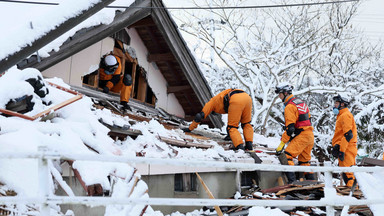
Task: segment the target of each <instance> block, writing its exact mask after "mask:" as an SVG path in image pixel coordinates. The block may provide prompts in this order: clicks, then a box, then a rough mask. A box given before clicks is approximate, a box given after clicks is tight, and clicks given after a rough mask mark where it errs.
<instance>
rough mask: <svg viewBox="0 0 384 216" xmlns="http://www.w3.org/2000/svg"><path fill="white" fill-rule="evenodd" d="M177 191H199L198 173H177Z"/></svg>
mask: <svg viewBox="0 0 384 216" xmlns="http://www.w3.org/2000/svg"><path fill="white" fill-rule="evenodd" d="M175 191H178V192H190V191H197V184H196V174H194V173H183V174H175Z"/></svg>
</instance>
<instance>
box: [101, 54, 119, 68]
mask: <svg viewBox="0 0 384 216" xmlns="http://www.w3.org/2000/svg"><path fill="white" fill-rule="evenodd" d="M104 62H105V65H106V66H115V65H117V60H116V57H115V56H113V55H107V56H106V57H105V58H104Z"/></svg>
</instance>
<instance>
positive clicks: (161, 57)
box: [147, 52, 175, 62]
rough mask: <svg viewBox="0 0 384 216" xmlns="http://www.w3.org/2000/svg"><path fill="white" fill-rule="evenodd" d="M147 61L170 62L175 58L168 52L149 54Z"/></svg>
mask: <svg viewBox="0 0 384 216" xmlns="http://www.w3.org/2000/svg"><path fill="white" fill-rule="evenodd" d="M147 60H148V61H149V62H159V61H172V60H175V57H174V56H173V54H172V53H170V52H168V53H161V54H149V55H148V58H147Z"/></svg>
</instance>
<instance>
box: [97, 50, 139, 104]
mask: <svg viewBox="0 0 384 216" xmlns="http://www.w3.org/2000/svg"><path fill="white" fill-rule="evenodd" d="M99 87H100V88H102V89H103V92H104V93H108V92H109V91H112V92H115V93H120V104H121V105H123V107H124V109H128V110H131V107H130V106H129V105H128V101H129V98H130V95H131V91H132V77H131V75H129V74H124V73H123V72H122V70H121V60H120V58H119V57H117V56H115V55H112V54H109V55H105V56H103V57H102V58H101V60H100V65H99Z"/></svg>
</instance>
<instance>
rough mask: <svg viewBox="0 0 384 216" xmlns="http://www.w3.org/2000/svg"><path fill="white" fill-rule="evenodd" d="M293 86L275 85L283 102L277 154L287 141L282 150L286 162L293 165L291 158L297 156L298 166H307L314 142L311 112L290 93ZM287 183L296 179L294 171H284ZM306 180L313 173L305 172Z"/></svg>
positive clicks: (285, 84) (312, 175) (312, 176)
mask: <svg viewBox="0 0 384 216" xmlns="http://www.w3.org/2000/svg"><path fill="white" fill-rule="evenodd" d="M292 90H293V86H292V85H290V84H288V83H282V84H280V85H278V86H277V87H276V90H275V93H276V94H278V95H279V98H280V99H281V100H282V101H283V102H284V105H285V109H284V119H285V126H284V133H283V135H282V136H281V142H280V145H279V146H278V147H277V149H276V153H277V154H279V155H280V154H281V152H282V151H283V149H284V146H285V144H286V143H288V142H289V144H288V146H287V148H286V149H285V151H284V155H282V156H283V157H284V156H285V157H286V159H287V162H285V163H288V164H283V165H291V166H294V165H295V164H294V162H293V158H296V157H297V156H298V161H299V165H300V166H309V165H310V164H309V161H310V160H311V151H312V148H313V144H314V135H313V127H312V124H311V121H310V117H311V114H310V113H309V108H308V106H307V104H305V103H304V101H302V100H301V99H299V98H296V97H294V96H293V95H292ZM285 174H286V176H287V179H288V184H291V183H292V182H294V181H296V175H295V173H294V172H286V173H285ZM305 178H306V179H307V180H314V179H315V178H314V174H313V173H306V174H305Z"/></svg>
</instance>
